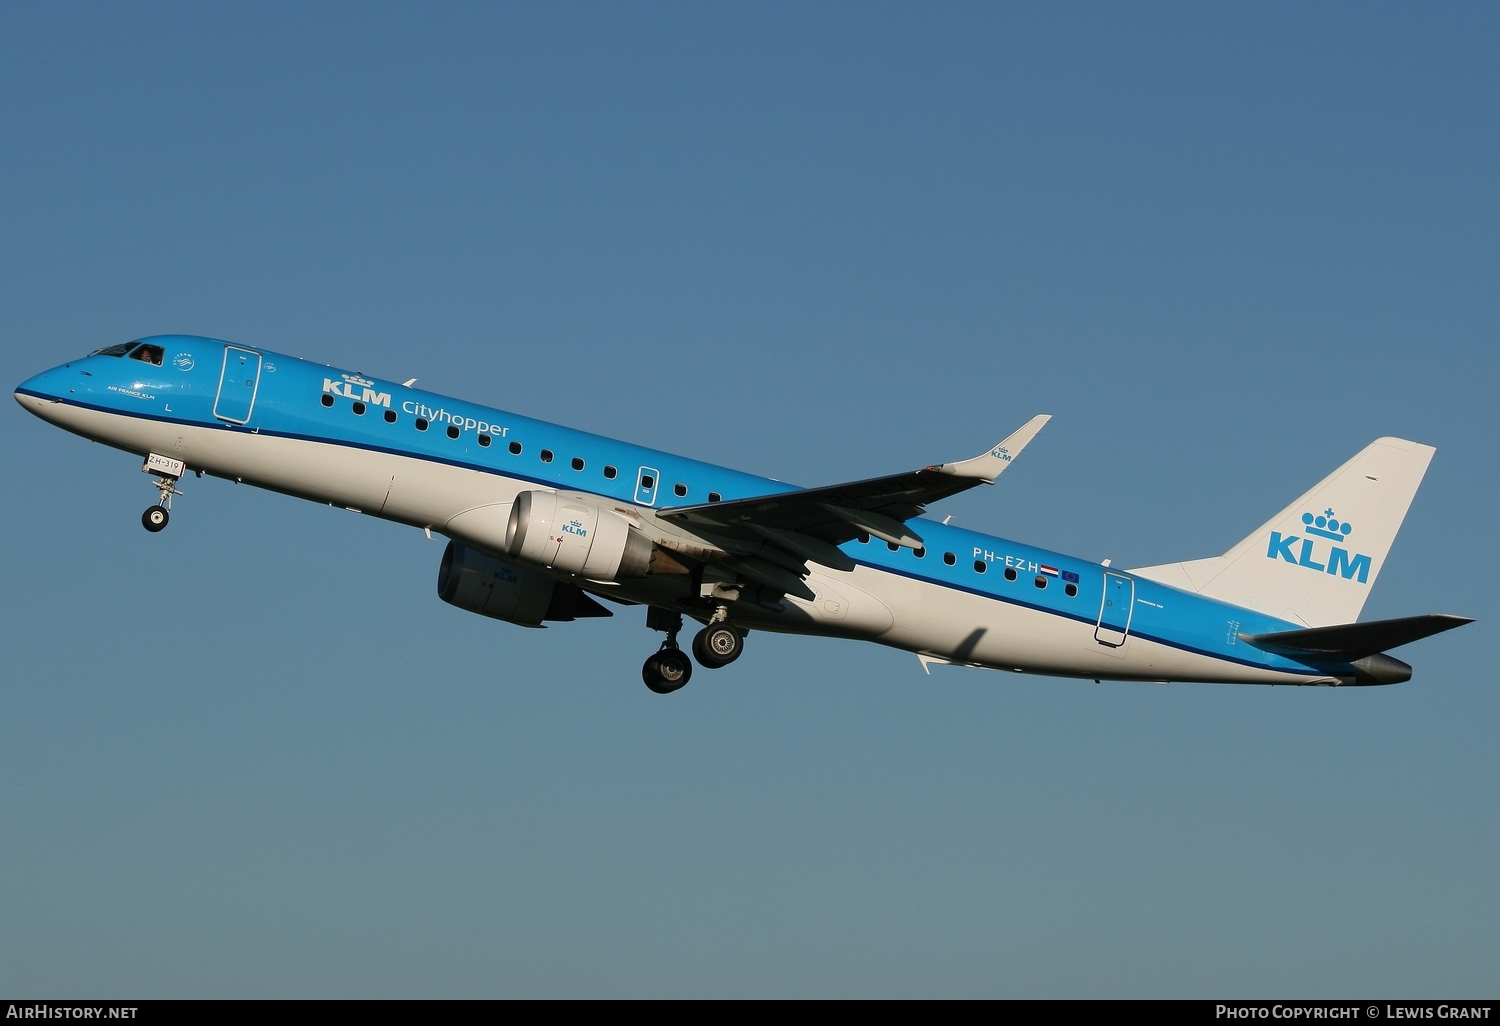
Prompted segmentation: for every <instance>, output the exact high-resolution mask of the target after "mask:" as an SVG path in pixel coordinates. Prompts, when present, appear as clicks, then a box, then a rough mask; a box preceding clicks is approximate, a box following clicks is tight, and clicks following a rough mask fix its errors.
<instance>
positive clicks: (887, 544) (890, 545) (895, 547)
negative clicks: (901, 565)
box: [885, 542, 901, 552]
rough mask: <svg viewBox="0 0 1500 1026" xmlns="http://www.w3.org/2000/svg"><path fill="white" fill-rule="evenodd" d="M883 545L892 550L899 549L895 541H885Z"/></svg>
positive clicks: (898, 550)
mask: <svg viewBox="0 0 1500 1026" xmlns="http://www.w3.org/2000/svg"><path fill="white" fill-rule="evenodd" d="M885 547H886V548H888V549H890V550H891V551H892V552H900V551H901V546H899V545H897V544H896V543H895V542H886V543H885Z"/></svg>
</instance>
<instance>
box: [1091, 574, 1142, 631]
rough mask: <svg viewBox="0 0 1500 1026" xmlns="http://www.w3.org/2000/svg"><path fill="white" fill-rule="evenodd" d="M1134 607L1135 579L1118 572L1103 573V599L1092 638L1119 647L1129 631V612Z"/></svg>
mask: <svg viewBox="0 0 1500 1026" xmlns="http://www.w3.org/2000/svg"><path fill="white" fill-rule="evenodd" d="M1134 607H1135V581H1134V580H1132V579H1131V578H1129V577H1124V576H1122V575H1120V574H1112V573H1105V575H1104V599H1103V601H1102V602H1100V603H1099V624H1098V626H1097V627H1095V628H1094V638H1095V640H1097V641H1098V642H1099V643H1100V644H1101V645H1108V646H1110V647H1111V648H1119V647H1120V646H1121V645H1123V644H1125V638H1126V636H1127V634H1129V632H1130V612H1131V610H1132V609H1133V608H1134Z"/></svg>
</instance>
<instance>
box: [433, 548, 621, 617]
mask: <svg viewBox="0 0 1500 1026" xmlns="http://www.w3.org/2000/svg"><path fill="white" fill-rule="evenodd" d="M437 585H438V597H439V598H440V599H442V600H443V601H444V602H446V603H448V604H449V605H453V606H457V607H458V608H459V609H466V610H468V611H469V612H471V613H478V614H480V615H481V616H492V617H494V618H495V619H497V620H505V621H507V622H509V623H516V624H520V625H521V626H522V627H540V626H541V625H542V621H543V620H575V619H578V618H579V617H587V616H610V615H612V614H611V613H610V611H609V610H608V609H605V608H604V607H603V606H601V605H600V604H599V603H597V602H595V601H594V600H593V599H592V598H590V597H589V596H588V595H587V594H585V593H584V592H583V591H581V590H580V589H578V588H575V587H574V586H573V585H571V584H564V583H562V582H561V581H554V580H553V579H552V578H550V577H547V576H545V575H544V574H539V573H537V572H536V571H535V570H525V569H522V568H521V567H518V566H511V565H510V564H509V563H502V562H500V560H498V559H491V558H490V557H489V556H486V555H484V554H482V553H480V552H476V551H475V550H473V549H471V548H467V547H465V546H463V545H460V544H459V543H458V542H451V541H450V542H449V543H448V547H447V549H445V550H444V551H443V562H442V565H441V566H439V567H438V580H437Z"/></svg>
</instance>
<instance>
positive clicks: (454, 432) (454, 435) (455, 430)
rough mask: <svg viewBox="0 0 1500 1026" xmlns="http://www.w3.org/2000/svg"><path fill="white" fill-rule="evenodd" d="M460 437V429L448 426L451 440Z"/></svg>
mask: <svg viewBox="0 0 1500 1026" xmlns="http://www.w3.org/2000/svg"><path fill="white" fill-rule="evenodd" d="M458 435H459V431H458V428H456V427H454V426H453V425H452V424H449V425H448V437H449V438H457V437H458Z"/></svg>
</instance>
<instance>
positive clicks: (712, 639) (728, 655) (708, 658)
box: [693, 623, 745, 670]
mask: <svg viewBox="0 0 1500 1026" xmlns="http://www.w3.org/2000/svg"><path fill="white" fill-rule="evenodd" d="M743 651H745V638H744V636H743V635H741V634H740V632H739V631H737V630H735V629H734V628H733V627H731V626H729V625H728V624H725V623H715V624H709V625H708V626H707V627H705V628H703V629H702V630H701V631H699V632H698V633H697V635H695V636H694V638H693V658H694V659H697V660H698V664H699V665H700V666H703V667H705V668H707V669H710V670H717V669H718V668H719V667H721V666H728V665H729V664H730V663H732V662H734V661H735V660H736V659H738V658H739V657H740V653H741V652H743Z"/></svg>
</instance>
